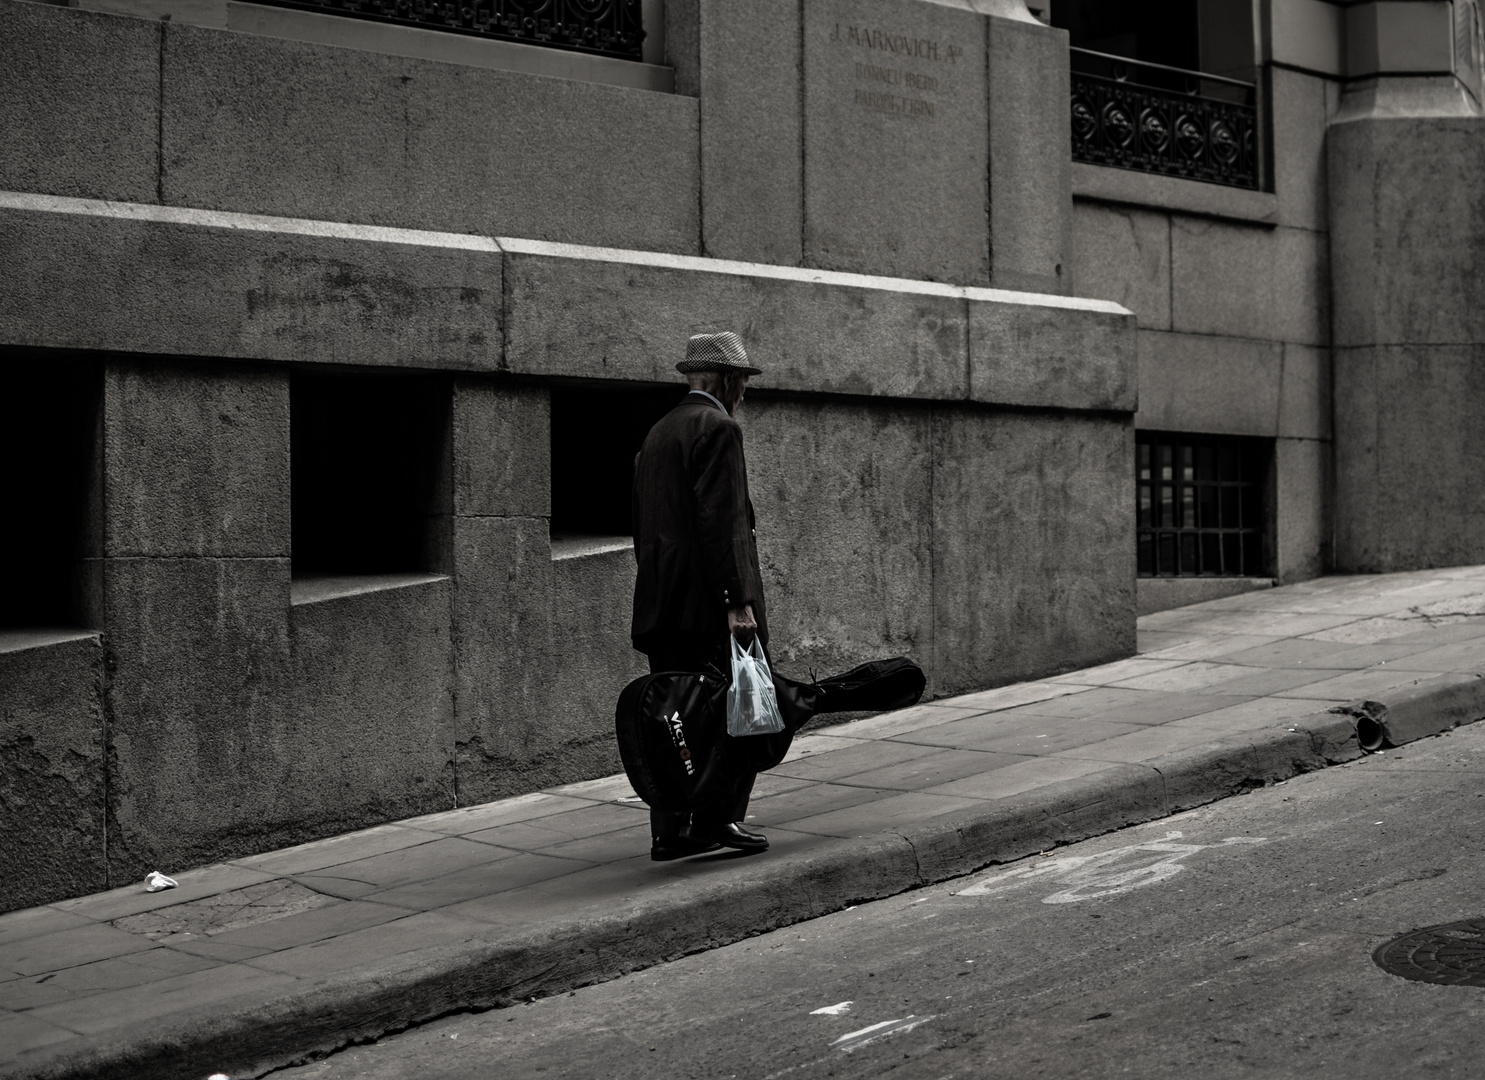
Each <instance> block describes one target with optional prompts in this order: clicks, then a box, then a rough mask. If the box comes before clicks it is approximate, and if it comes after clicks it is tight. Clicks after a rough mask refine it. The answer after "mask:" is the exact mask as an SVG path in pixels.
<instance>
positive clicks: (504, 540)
mask: <svg viewBox="0 0 1485 1080" xmlns="http://www.w3.org/2000/svg"><path fill="white" fill-rule="evenodd" d="M453 415H454V423H453V446H454V453H453V461H454V522H453V558H454V731H455V736H454V750H455V772H456V775H457V778H458V801H459V805H461V806H468V805H471V804H473V803H478V802H484V801H487V800H490V799H495V798H499V797H501V796H503V795H509V794H514V793H517V792H521V791H530V790H532V789H533V788H536V787H540V786H541V784H540V783H539V782H537V781H535V780H533V778H532V776H531V773H532V772H533V770H537V769H540V768H541V766H542V765H543V759H545V758H549V757H551V756H553V753H554V749H553V748H555V747H559V746H560V745H561V744H562V742H563V741H564V739H566V738H567V737H569V735H570V726H571V725H570V724H569V723H567V721H566V720H565V718H561V717H554V716H553V715H552V714H551V711H550V710H549V709H548V708H547V702H549V701H550V700H551V694H550V681H551V677H552V665H551V663H550V653H551V614H550V603H551V598H550V597H551V577H552V554H551V542H550V539H549V536H548V530H547V520H548V518H549V516H550V515H551V457H550V449H549V447H550V438H551V436H550V428H549V423H550V400H549V397H548V394H547V391H546V390H545V389H544V388H542V389H527V388H510V387H501V386H496V385H493V384H491V383H489V382H484V381H478V382H477V381H474V380H467V381H461V382H458V383H456V384H455V387H454V413H453Z"/></svg>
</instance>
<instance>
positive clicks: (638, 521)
mask: <svg viewBox="0 0 1485 1080" xmlns="http://www.w3.org/2000/svg"><path fill="white" fill-rule="evenodd" d="M676 370H677V371H679V372H680V373H681V374H683V375H685V376H686V378H687V381H688V382H689V383H690V386H691V392H690V393H688V394H687V395H686V396H685V397H684V398H682V399H681V402H680V404H678V405H676V407H675V408H673V409H671V410H670V412H669V413H667V414H666V415H665V417H664V418H662V419H661V420H660V422H659V423H658V424H656V425H655V426H654V427H653V428H651V429H650V433H649V435H648V436H647V437H646V438H645V441H644V446H643V447H642V448H641V449H640V451H639V455H638V457H636V458H635V462H634V505H633V521H634V554H635V558H636V559H638V560H639V573H638V576H637V577H636V579H635V583H634V622H633V624H632V626H631V629H630V635H631V637H632V639H633V641H634V647H635V648H636V649H638V650H639V651H640V652H642V653H644V654H645V655H646V656H648V657H649V660H650V670H651V671H652V672H653V671H702V670H704V669H705V668H706V667H707V666H708V665H711V666H713V667H716V668H717V669H718V670H720V671H724V672H725V671H728V670H729V666H730V663H731V649H730V645H729V641H730V640H731V638H732V637H734V636H735V637H736V638H737V639H738V641H739V642H740V643H741V644H743V645H747V643H748V642H749V641H751V640H752V638H753V637H754V636H755V635H756V636H757V638H758V641H759V643H760V644H761V645H763V646H765V647H766V646H767V645H768V622H767V619H766V617H765V613H764V605H763V579H762V575H761V574H760V573H759V571H758V549H757V544H756V534H755V532H754V520H753V504H752V501H751V500H750V499H749V498H748V473H747V464H746V462H745V461H744V459H743V436H742V428H741V427H740V426H738V423H737V421H736V420H734V419H733V414H734V413H735V412H736V411H737V407H738V406H739V405H740V404H742V400H743V394H744V393H745V392H746V388H747V383H748V377H749V376H750V375H757V374H759V369H758V368H756V367H752V366H751V365H749V363H748V354H747V352H746V351H745V350H744V349H743V343H742V339H741V338H739V337H738V336H737V335H736V334H734V333H731V332H724V333H718V334H697V335H695V336H694V337H692V338H691V340H690V342H689V343H688V344H687V346H686V358H685V359H684V360H682V361H681V362H680V363H678V364H677V365H676ZM756 775H757V774H756V773H752V772H743V771H738V772H735V773H733V774H731V775H729V776H726V777H724V778H723V783H722V784H721V785H720V786H719V792H718V794H717V795H716V797H715V798H714V799H713V800H712V801H711V802H709V803H708V804H707V805H705V806H703V807H700V808H698V809H697V810H696V811H695V812H694V813H691V814H674V813H669V812H666V811H663V810H655V809H651V810H650V826H651V828H650V832H651V835H652V843H651V847H650V858H652V859H654V860H656V861H657V862H661V861H665V860H669V859H678V858H682V857H684V856H687V855H696V854H699V853H701V852H704V851H715V850H717V849H718V848H719V847H723V846H725V847H730V848H736V849H739V850H741V851H763V850H764V849H766V848H767V847H768V840H767V838H765V837H763V836H760V835H759V834H757V833H750V832H747V831H745V830H744V829H743V828H742V822H743V821H744V819H745V818H746V816H747V809H748V797H749V795H751V794H752V791H753V780H754V778H755V776H756Z"/></svg>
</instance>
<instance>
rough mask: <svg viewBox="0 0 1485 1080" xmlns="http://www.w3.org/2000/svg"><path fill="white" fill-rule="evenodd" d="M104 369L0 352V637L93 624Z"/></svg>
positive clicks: (61, 358)
mask: <svg viewBox="0 0 1485 1080" xmlns="http://www.w3.org/2000/svg"><path fill="white" fill-rule="evenodd" d="M102 385H103V380H102V365H101V364H100V363H99V362H97V361H96V360H92V359H88V358H85V357H78V356H75V355H65V354H62V355H50V354H46V353H43V352H39V351H31V350H16V349H0V506H3V507H4V524H3V526H0V560H3V563H0V565H3V567H4V572H3V573H0V630H17V629H33V628H34V629H41V628H49V627H87V626H92V625H95V624H96V623H97V622H98V621H99V620H98V617H97V614H96V612H97V605H96V603H95V600H96V597H95V596H94V592H95V590H93V589H92V588H91V587H90V584H89V582H90V580H91V578H90V575H89V574H88V572H87V570H88V567H89V565H95V564H89V563H88V561H87V560H88V559H89V557H90V556H96V555H98V554H99V548H100V547H101V541H100V536H101V521H100V515H99V513H98V511H97V509H96V508H97V504H98V498H99V491H100V487H99V469H98V464H99V446H100V443H101V440H100V438H99V430H98V429H99V417H100V409H101V405H102Z"/></svg>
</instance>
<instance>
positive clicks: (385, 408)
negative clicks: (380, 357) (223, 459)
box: [289, 372, 452, 577]
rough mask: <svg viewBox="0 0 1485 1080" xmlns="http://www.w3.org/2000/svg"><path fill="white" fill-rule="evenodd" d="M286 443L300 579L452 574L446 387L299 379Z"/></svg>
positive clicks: (376, 379)
mask: <svg viewBox="0 0 1485 1080" xmlns="http://www.w3.org/2000/svg"><path fill="white" fill-rule="evenodd" d="M289 438H290V454H291V462H290V482H291V484H292V494H291V514H292V526H291V527H292V530H293V549H292V550H293V573H294V576H295V577H305V576H316V577H317V576H326V575H337V574H395V573H409V572H418V571H424V572H443V571H445V570H446V569H447V562H448V560H447V529H446V527H445V526H446V524H447V520H448V515H449V513H450V501H451V498H452V495H451V490H452V489H451V486H450V485H451V481H450V479H449V470H448V443H449V386H448V382H447V381H446V380H444V379H440V378H430V377H419V376H409V375H400V374H399V375H395V376H382V375H360V374H357V375H340V374H319V373H314V374H299V373H297V372H296V373H295V374H294V375H293V377H292V381H291V382H290V384H289Z"/></svg>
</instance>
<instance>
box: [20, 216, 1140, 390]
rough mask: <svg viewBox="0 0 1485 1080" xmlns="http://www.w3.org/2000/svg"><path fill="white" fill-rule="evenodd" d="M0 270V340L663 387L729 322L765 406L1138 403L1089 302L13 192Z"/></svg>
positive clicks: (1124, 355) (1131, 366)
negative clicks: (775, 396)
mask: <svg viewBox="0 0 1485 1080" xmlns="http://www.w3.org/2000/svg"><path fill="white" fill-rule="evenodd" d="M0 255H5V256H8V262H7V265H8V266H9V267H10V269H11V270H12V273H10V274H8V275H6V277H5V279H4V280H3V281H0V344H12V345H27V346H40V347H52V348H73V349H96V350H109V351H118V352H138V353H149V354H165V355H187V356H201V357H219V358H226V359H242V360H270V361H278V362H287V363H298V364H306V363H307V364H313V363H339V364H358V365H375V366H388V367H418V368H441V369H445V370H462V371H483V372H495V371H505V372H510V373H513V374H519V375H534V376H544V377H561V378H574V377H575V378H604V379H625V380H634V381H640V382H665V383H671V382H674V381H675V379H676V375H675V369H674V365H675V360H676V358H677V357H679V356H680V354H681V350H682V349H683V348H684V343H685V340H686V338H687V337H688V336H690V335H691V334H693V333H696V332H698V331H702V330H709V329H714V328H716V327H718V326H729V327H732V328H734V329H736V330H738V331H739V332H741V333H742V334H743V335H744V337H745V338H746V339H747V341H748V347H749V349H750V350H751V351H752V352H753V354H754V355H755V356H756V357H757V358H758V360H759V362H760V366H761V367H762V368H763V369H764V375H763V376H761V377H760V378H759V380H758V384H759V385H760V386H761V387H763V388H766V389H782V390H794V391H804V392H812V393H826V394H850V395H863V396H879V397H893V398H919V399H929V400H944V401H964V400H974V401H978V402H984V403H987V404H999V405H1018V406H1032V407H1042V408H1057V409H1073V410H1101V411H1116V412H1133V411H1134V409H1135V407H1136V405H1137V404H1138V402H1137V399H1136V396H1135V368H1136V348H1135V334H1136V327H1135V319H1134V316H1133V315H1131V314H1130V313H1129V312H1128V311H1127V310H1126V309H1124V308H1122V307H1120V306H1119V305H1118V304H1113V303H1109V302H1107V301H1103V300H1089V299H1081V298H1076V297H1064V296H1053V295H1047V294H1038V293H1019V292H1010V291H1006V290H1003V289H982V288H966V287H963V286H957V285H943V284H938V283H935V282H925V281H915V280H909V279H905V278H888V277H876V276H871V275H865V274H851V273H841V272H834V271H825V270H806V269H799V268H796V267H787V266H775V265H770V264H764V263H745V262H734V261H729V260H724V259H706V258H700V257H697V256H688V255H674V254H666V253H660V252H650V251H637V250H630V249H618V248H602V247H589V246H582V245H576V244H563V243H554V242H545V241H537V240H527V239H517V238H507V237H489V236H479V235H470V234H463V233H449V232H432V231H425V230H416V229H402V228H391V227H383V226H373V225H364V224H348V223H342V222H331V221H319V220H311V219H301V218H285V217H275V216H271V215H262V214H240V213H235V212H228V211H214V210H200V209H189V208H179V207H161V206H152V205H147V204H141V203H119V202H108V201H102V200H94V199H74V198H63V197H57V196H49V195H34V194H26V193H18V192H0Z"/></svg>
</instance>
